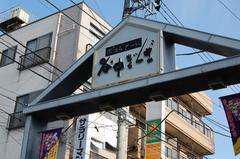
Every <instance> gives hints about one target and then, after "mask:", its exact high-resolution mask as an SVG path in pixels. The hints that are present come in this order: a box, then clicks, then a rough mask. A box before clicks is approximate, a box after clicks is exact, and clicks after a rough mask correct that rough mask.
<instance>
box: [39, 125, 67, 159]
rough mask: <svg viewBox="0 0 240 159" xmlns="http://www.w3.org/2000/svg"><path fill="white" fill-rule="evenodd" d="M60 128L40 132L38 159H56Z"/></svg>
mask: <svg viewBox="0 0 240 159" xmlns="http://www.w3.org/2000/svg"><path fill="white" fill-rule="evenodd" d="M61 131H62V128H58V129H52V130H47V131H44V132H42V138H41V144H40V156H39V159H57V155H58V145H59V138H60V135H61Z"/></svg>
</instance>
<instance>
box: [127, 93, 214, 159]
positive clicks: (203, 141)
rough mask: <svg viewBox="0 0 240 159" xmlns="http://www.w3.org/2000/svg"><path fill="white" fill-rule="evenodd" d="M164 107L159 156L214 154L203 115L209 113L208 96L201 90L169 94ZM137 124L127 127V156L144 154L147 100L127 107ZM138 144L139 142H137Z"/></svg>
mask: <svg viewBox="0 0 240 159" xmlns="http://www.w3.org/2000/svg"><path fill="white" fill-rule="evenodd" d="M162 106H163V107H164V109H165V113H164V115H163V116H164V117H166V116H168V114H169V116H168V117H167V118H166V120H165V132H161V133H162V136H163V137H162V138H161V142H162V143H164V144H162V145H164V147H161V158H163V159H165V158H166V159H202V158H204V156H206V155H211V154H214V152H215V145H214V133H213V130H212V128H211V127H209V126H208V125H207V124H206V123H204V122H203V117H204V116H207V115H211V114H212V112H213V107H212V106H213V105H212V102H211V99H210V98H209V97H208V96H207V95H206V94H204V93H203V92H197V93H192V94H187V95H182V96H178V97H174V98H169V99H168V100H167V101H164V102H162ZM130 110H131V112H132V113H133V114H134V115H135V116H136V118H137V121H138V124H137V126H132V127H130V128H129V140H128V144H129V147H128V148H129V150H128V158H129V159H140V158H144V157H143V156H144V155H145V153H143V152H144V144H145V141H144V140H139V138H141V137H142V136H144V135H145V133H144V131H146V130H145V124H144V123H146V104H141V105H135V106H132V107H130ZM136 145H138V146H136Z"/></svg>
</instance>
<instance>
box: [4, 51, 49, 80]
mask: <svg viewBox="0 0 240 159" xmlns="http://www.w3.org/2000/svg"><path fill="white" fill-rule="evenodd" d="M0 54H2V56H6V57H7V58H9V59H10V60H12V61H14V62H15V63H17V64H18V65H20V66H22V67H23V68H25V69H28V70H30V71H31V72H33V73H35V74H36V75H38V76H40V77H42V78H43V79H45V80H47V81H49V82H52V81H51V80H49V79H48V78H46V77H44V76H43V75H41V74H40V73H38V72H36V71H34V70H32V69H30V68H27V67H26V66H25V65H23V64H21V63H20V62H18V61H16V60H15V59H13V58H12V57H10V56H8V55H6V54H3V53H2V52H0Z"/></svg>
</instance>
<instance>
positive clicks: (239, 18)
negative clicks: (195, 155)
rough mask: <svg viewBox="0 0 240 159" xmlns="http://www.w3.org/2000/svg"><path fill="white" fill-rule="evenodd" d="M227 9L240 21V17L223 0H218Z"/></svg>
mask: <svg viewBox="0 0 240 159" xmlns="http://www.w3.org/2000/svg"><path fill="white" fill-rule="evenodd" d="M217 1H218V2H219V3H220V4H221V5H222V6H223V7H224V8H225V9H227V10H228V11H229V12H230V13H231V14H232V15H233V16H234V17H235V18H236V19H237V20H238V21H240V17H239V16H237V14H235V13H234V12H233V11H232V10H231V9H230V8H229V7H228V6H227V5H226V4H225V3H224V2H223V1H221V0H217Z"/></svg>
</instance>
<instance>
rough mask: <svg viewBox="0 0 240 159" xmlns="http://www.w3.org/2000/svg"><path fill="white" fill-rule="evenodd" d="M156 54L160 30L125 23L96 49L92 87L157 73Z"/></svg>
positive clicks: (158, 62) (157, 55) (158, 61)
mask: <svg viewBox="0 0 240 159" xmlns="http://www.w3.org/2000/svg"><path fill="white" fill-rule="evenodd" d="M159 57H160V33H159V32H154V31H149V30H143V29H142V28H141V29H139V28H134V27H132V26H128V27H126V28H125V29H122V30H121V31H120V32H118V33H117V34H115V35H114V36H113V37H112V38H111V39H110V40H108V41H107V43H105V44H104V45H103V46H102V47H101V48H97V49H96V52H95V54H94V65H93V82H92V83H93V88H99V87H106V86H110V85H114V84H119V83H122V82H127V81H129V80H133V79H137V78H142V77H146V76H151V75H156V74H157V73H159V72H160V71H159V70H160V59H159Z"/></svg>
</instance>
